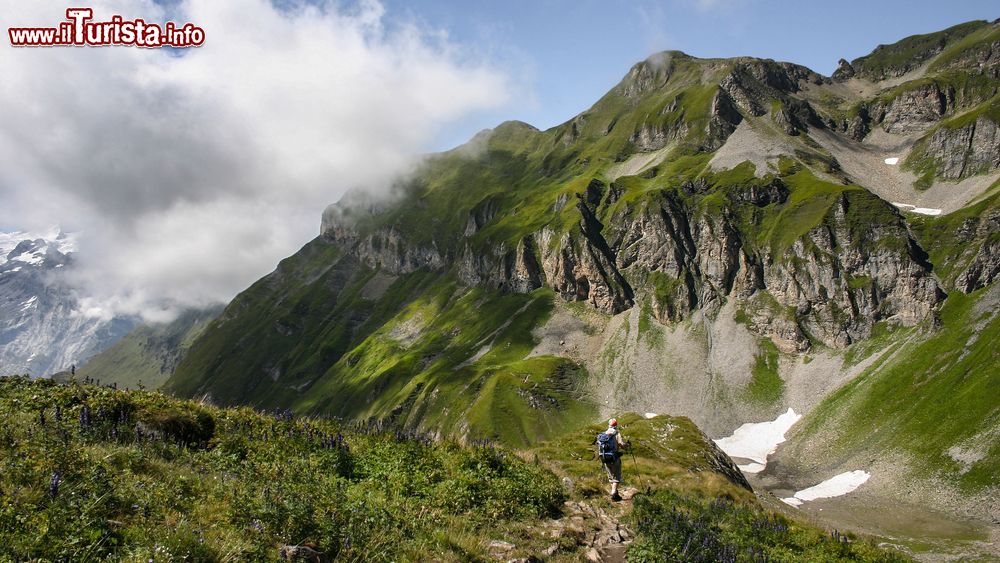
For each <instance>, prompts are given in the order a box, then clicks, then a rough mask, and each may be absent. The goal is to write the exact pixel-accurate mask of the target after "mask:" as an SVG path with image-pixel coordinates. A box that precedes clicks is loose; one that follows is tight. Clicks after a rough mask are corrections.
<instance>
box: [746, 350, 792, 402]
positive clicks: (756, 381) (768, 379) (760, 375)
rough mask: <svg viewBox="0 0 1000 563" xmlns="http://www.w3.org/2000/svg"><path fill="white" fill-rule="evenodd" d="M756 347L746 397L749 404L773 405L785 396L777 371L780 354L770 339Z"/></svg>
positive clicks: (782, 382)
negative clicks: (757, 348) (756, 350)
mask: <svg viewBox="0 0 1000 563" xmlns="http://www.w3.org/2000/svg"><path fill="white" fill-rule="evenodd" d="M757 345H758V347H759V350H758V352H757V354H755V355H754V364H753V368H752V369H751V377H750V383H749V384H747V387H746V395H747V398H748V400H749V401H750V402H751V403H757V404H766V405H774V404H776V403H778V401H780V400H781V398H782V397H783V396H784V394H785V382H784V381H782V379H781V375H780V374H779V371H778V367H779V366H778V360H779V358H780V354H779V353H778V347H777V346H775V345H774V343H773V342H771V340H770V339H766V338H764V339H761V340H759V341H758V343H757Z"/></svg>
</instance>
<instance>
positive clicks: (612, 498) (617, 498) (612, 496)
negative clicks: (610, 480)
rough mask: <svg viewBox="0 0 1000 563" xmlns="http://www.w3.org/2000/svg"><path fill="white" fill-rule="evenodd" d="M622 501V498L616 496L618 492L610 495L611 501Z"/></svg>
mask: <svg viewBox="0 0 1000 563" xmlns="http://www.w3.org/2000/svg"><path fill="white" fill-rule="evenodd" d="M621 499H622V496H621V495H620V494H618V491H615V492H613V493H611V500H613V501H615V502H618V501H620V500H621Z"/></svg>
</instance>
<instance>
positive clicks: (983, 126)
mask: <svg viewBox="0 0 1000 563" xmlns="http://www.w3.org/2000/svg"><path fill="white" fill-rule="evenodd" d="M921 156H922V158H927V159H931V160H933V161H934V163H935V164H936V165H937V176H938V177H940V178H944V179H946V180H958V179H961V178H965V177H967V176H972V175H974V174H983V173H987V172H991V171H993V170H996V169H997V168H1000V126H998V125H997V123H996V122H995V121H992V120H990V119H987V118H985V117H981V118H979V119H977V120H976V121H973V122H972V123H970V124H968V125H966V126H964V127H957V128H951V127H940V128H938V129H937V131H935V132H934V133H933V134H932V135H931V136H930V137H929V138H928V139H927V143H926V145H925V146H924V148H923V151H922V155H921Z"/></svg>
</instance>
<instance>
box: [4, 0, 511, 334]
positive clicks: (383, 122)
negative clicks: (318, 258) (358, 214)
mask: <svg viewBox="0 0 1000 563" xmlns="http://www.w3.org/2000/svg"><path fill="white" fill-rule="evenodd" d="M88 4H89V5H92V6H93V8H94V11H95V19H100V20H105V19H109V18H110V16H111V15H112V14H120V15H122V16H124V17H125V18H126V19H133V18H136V17H144V18H146V19H147V21H160V22H162V21H165V20H166V19H172V20H174V21H177V22H179V23H184V22H188V21H190V22H192V23H195V24H196V25H199V26H201V27H202V28H204V29H205V32H206V37H207V39H206V42H205V45H204V46H203V47H201V48H198V49H191V50H188V51H185V52H184V53H183V54H182V55H181V56H177V55H175V54H171V53H170V52H167V51H164V50H148V49H138V48H129V47H108V48H68V47H54V48H20V49H14V48H12V47H10V46H9V45H6V44H5V45H4V46H3V47H2V49H3V51H2V53H0V76H3V80H2V81H0V108H2V109H0V112H2V113H0V197H2V198H3V199H2V201H3V202H4V204H3V205H2V206H0V224H3V225H10V226H17V227H20V228H26V229H30V228H38V227H39V226H48V225H51V224H52V223H54V222H59V223H62V224H63V225H64V226H65V227H66V228H68V229H73V230H77V231H80V232H81V240H80V254H79V258H80V260H81V263H80V266H81V268H80V270H81V274H80V275H81V281H82V283H83V284H84V289H85V292H86V293H87V295H89V297H90V299H88V301H87V307H88V309H89V310H90V311H91V313H93V314H110V313H139V314H143V315H145V316H146V317H147V318H163V317H165V316H169V314H170V313H171V312H172V311H173V310H174V309H175V308H176V307H178V306H185V305H192V304H195V305H198V304H204V303H207V302H212V301H220V300H226V299H228V298H231V297H232V296H233V295H234V294H235V293H236V292H237V291H239V290H240V289H242V288H244V287H246V286H247V285H249V283H251V282H252V281H253V280H255V279H256V278H258V277H260V276H261V275H263V274H265V273H267V272H268V271H270V270H271V269H272V268H273V267H274V265H275V264H276V263H277V261H278V260H280V259H281V258H283V257H284V256H287V255H288V254H290V253H292V252H294V251H295V250H296V249H297V248H298V247H299V246H300V245H301V244H303V243H304V242H306V241H307V240H308V239H310V238H312V237H313V236H315V234H317V232H318V228H319V220H320V214H321V212H322V209H323V208H324V207H325V206H326V205H327V204H328V203H331V202H333V201H335V200H336V199H337V198H338V197H339V196H340V195H341V194H342V193H343V192H344V191H345V190H346V189H349V188H356V187H362V188H366V189H370V190H373V191H377V190H379V189H380V188H382V187H384V186H385V185H386V184H387V183H388V182H389V181H390V179H391V178H392V177H394V176H395V175H397V174H399V173H400V172H401V171H404V170H405V169H407V167H408V166H410V165H411V164H412V162H413V159H414V158H415V157H416V155H417V154H418V153H420V152H421V151H423V150H425V149H426V146H427V144H428V143H429V142H430V141H431V140H432V139H433V137H434V135H435V134H436V133H437V132H438V131H439V130H440V128H441V127H442V126H445V125H447V124H448V123H452V122H455V121H457V120H460V119H462V118H464V117H467V116H468V115H469V114H470V113H474V112H477V111H483V110H491V109H496V108H498V107H500V106H502V105H503V104H505V103H507V102H508V101H509V97H510V95H511V91H512V88H511V86H510V83H509V81H508V79H507V76H506V75H505V74H504V73H503V72H501V71H499V70H498V69H496V68H494V67H492V66H491V65H489V64H488V63H485V62H483V61H478V60H469V59H468V58H466V57H463V56H462V55H461V48H460V46H457V45H454V44H451V43H449V41H448V39H447V37H446V35H444V34H442V33H438V32H437V31H435V30H426V29H424V28H421V27H417V26H416V25H413V24H411V25H406V24H399V23H395V22H393V23H391V24H390V23H388V22H387V21H386V15H385V9H384V7H383V6H382V5H381V4H379V3H378V2H376V1H374V0H362V1H361V2H359V3H357V4H353V5H349V6H347V5H343V4H339V3H334V2H319V3H317V2H309V3H304V2H288V1H284V2H282V3H281V6H282V8H281V9H278V8H275V7H274V6H273V5H272V4H271V3H270V2H267V1H265V0H180V1H179V2H176V3H171V4H170V7H169V14H167V13H165V11H164V10H165V9H164V8H163V6H161V5H159V4H156V3H154V2H152V1H150V0H139V1H136V0H128V1H125V0H98V1H95V2H91V3H88ZM0 7H2V12H0V13H3V14H4V15H5V18H4V27H5V28H6V26H29V25H54V24H56V23H57V22H59V21H60V20H62V17H63V14H64V11H65V9H66V4H65V2H53V1H50V0H44V1H37V2H23V1H21V0H0ZM3 31H6V29H4V30H3Z"/></svg>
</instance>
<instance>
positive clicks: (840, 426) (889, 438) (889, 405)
mask: <svg viewBox="0 0 1000 563" xmlns="http://www.w3.org/2000/svg"><path fill="white" fill-rule="evenodd" d="M986 291H988V290H980V291H978V292H976V293H973V294H971V295H968V296H966V295H964V294H961V293H958V292H956V293H952V294H951V295H950V296H949V297H948V299H947V301H946V302H945V305H944V307H943V308H942V310H941V321H942V324H943V326H942V327H941V328H939V329H936V330H935V331H934V332H933V333H932V334H929V335H927V336H926V337H922V338H906V339H905V340H902V339H901V340H899V341H896V343H895V344H893V345H892V346H893V347H894V348H895V350H890V351H894V352H895V353H894V354H884V355H883V359H882V360H881V361H879V362H876V363H874V364H873V365H872V366H871V367H869V368H868V369H867V370H865V372H864V373H863V374H862V375H861V376H859V377H857V378H856V379H854V380H852V381H851V382H850V383H848V384H847V385H845V386H844V387H842V388H841V389H839V390H838V391H836V392H835V393H834V394H833V395H831V396H830V397H828V398H827V399H825V400H824V401H823V402H822V403H821V404H820V405H819V406H818V407H817V408H816V409H815V410H813V411H812V412H811V413H810V414H809V415H807V417H806V419H804V420H803V421H802V425H803V426H802V430H801V431H799V432H800V434H799V436H797V437H796V440H806V441H808V440H810V439H813V438H815V439H819V438H818V436H819V435H820V431H821V430H823V433H822V435H824V436H836V438H833V439H831V440H832V441H831V442H830V443H829V444H828V446H829V447H830V448H831V450H830V452H831V454H832V455H837V454H838V453H847V452H852V453H854V454H857V453H858V452H861V451H870V452H873V453H874V452H877V453H878V454H879V455H885V454H886V453H887V452H900V453H905V454H907V456H908V458H909V459H911V460H913V464H914V467H916V468H918V473H919V474H921V475H923V476H934V477H938V478H942V479H945V480H947V481H950V482H953V483H955V484H956V485H957V486H959V487H960V488H962V489H963V490H965V491H967V492H976V491H982V490H984V489H985V488H986V487H989V486H993V485H995V482H996V481H995V475H997V472H998V471H1000V444H998V443H997V442H996V441H995V440H992V441H991V440H989V439H987V437H986V436H983V435H980V433H982V432H984V431H987V430H988V429H990V428H994V427H996V426H997V424H1000V403H998V402H997V401H996V393H995V390H996V389H998V388H1000V355H998V354H997V351H996V345H995V344H996V342H997V341H998V340H997V339H998V338H1000V315H997V312H996V309H995V308H994V307H993V306H992V305H991V303H992V302H991V301H990V298H989V297H988V296H987V295H986V293H985V292H986ZM908 335H909V333H908V332H907V333H904V335H903V336H904V337H905V336H908ZM956 446H958V447H963V448H972V449H973V450H977V451H980V452H981V454H982V457H981V459H979V460H978V461H976V462H974V463H972V464H970V465H968V466H964V465H963V464H961V463H959V462H957V461H955V460H954V459H952V458H951V457H950V456H949V455H948V454H947V452H948V450H949V449H950V448H953V447H956Z"/></svg>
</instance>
